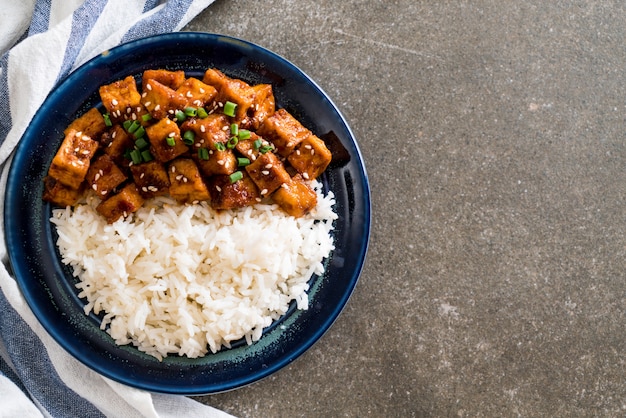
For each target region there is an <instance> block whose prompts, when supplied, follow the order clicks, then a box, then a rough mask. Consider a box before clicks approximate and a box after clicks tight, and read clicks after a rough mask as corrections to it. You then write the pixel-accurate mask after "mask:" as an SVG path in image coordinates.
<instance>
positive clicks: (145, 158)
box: [141, 149, 153, 163]
mask: <svg viewBox="0 0 626 418" xmlns="http://www.w3.org/2000/svg"><path fill="white" fill-rule="evenodd" d="M141 159H142V160H143V161H144V162H146V163H147V162H148V161H152V159H153V157H152V154H151V153H150V150H147V149H146V150H143V151H141Z"/></svg>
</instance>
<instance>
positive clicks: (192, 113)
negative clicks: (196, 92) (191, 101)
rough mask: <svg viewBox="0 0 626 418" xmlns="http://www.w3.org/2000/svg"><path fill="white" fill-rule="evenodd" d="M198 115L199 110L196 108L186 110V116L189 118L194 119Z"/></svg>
mask: <svg viewBox="0 0 626 418" xmlns="http://www.w3.org/2000/svg"><path fill="white" fill-rule="evenodd" d="M197 114H198V110H197V109H196V108H195V107H191V106H189V107H186V108H185V115H187V116H189V117H194V116H196V115H197Z"/></svg>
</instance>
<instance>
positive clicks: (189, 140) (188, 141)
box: [183, 131, 196, 145]
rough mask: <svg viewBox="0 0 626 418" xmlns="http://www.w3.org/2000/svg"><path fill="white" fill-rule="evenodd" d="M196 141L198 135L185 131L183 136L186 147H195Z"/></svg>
mask: <svg viewBox="0 0 626 418" xmlns="http://www.w3.org/2000/svg"><path fill="white" fill-rule="evenodd" d="M195 141H196V134H195V133H194V132H193V131H185V133H184V134H183V142H184V144H185V145H193V143H194V142H195Z"/></svg>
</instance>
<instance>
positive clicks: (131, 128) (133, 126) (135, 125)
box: [126, 120, 141, 134]
mask: <svg viewBox="0 0 626 418" xmlns="http://www.w3.org/2000/svg"><path fill="white" fill-rule="evenodd" d="M140 126H141V124H140V123H139V122H137V121H136V120H134V121H132V122H131V124H130V126H128V129H126V130H127V131H128V133H129V134H132V133H135V131H136V130H137V129H139V127H140Z"/></svg>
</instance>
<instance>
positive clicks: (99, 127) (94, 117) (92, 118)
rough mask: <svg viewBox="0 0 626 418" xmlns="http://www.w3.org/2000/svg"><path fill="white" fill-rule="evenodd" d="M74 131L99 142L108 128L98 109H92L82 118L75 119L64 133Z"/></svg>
mask: <svg viewBox="0 0 626 418" xmlns="http://www.w3.org/2000/svg"><path fill="white" fill-rule="evenodd" d="M72 129H73V130H75V131H76V132H82V133H83V134H85V135H87V136H88V137H90V138H91V139H95V140H97V139H98V138H100V135H102V133H103V132H104V131H106V129H107V126H106V124H105V123H104V117H103V116H102V113H100V111H99V110H98V109H97V108H95V107H92V108H91V109H89V110H88V111H87V113H85V114H83V115H82V116H80V117H78V118H77V119H75V120H74V121H73V122H72V123H70V124H69V126H68V127H67V128H65V131H63V133H64V134H67V133H68V132H69V131H71V130H72Z"/></svg>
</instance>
